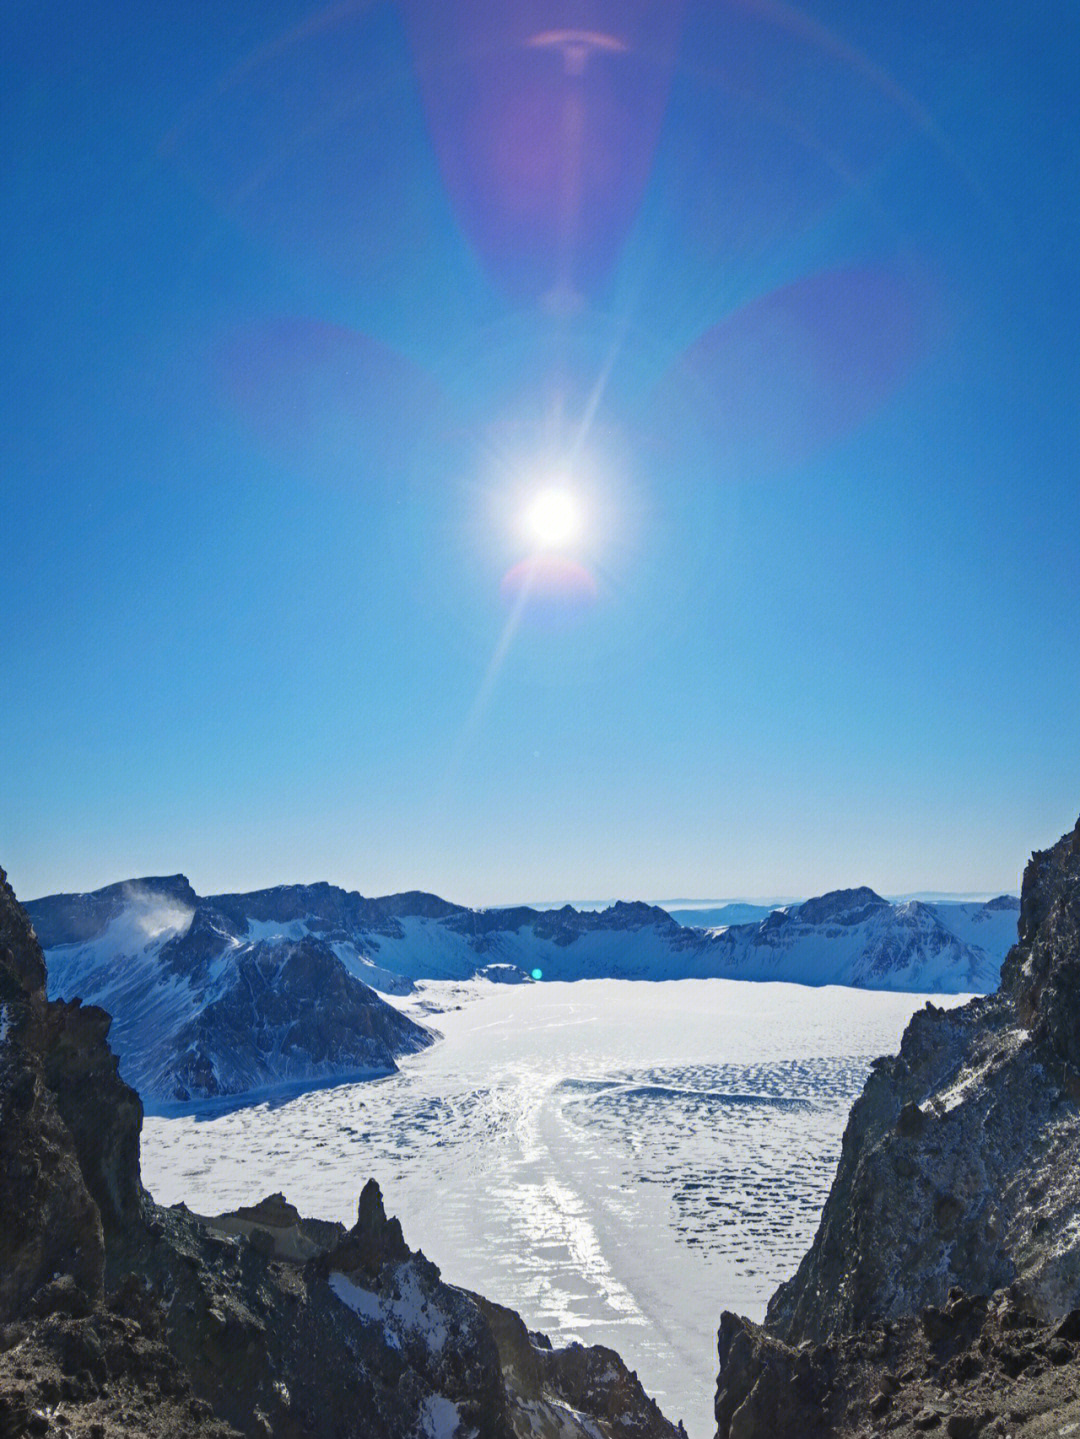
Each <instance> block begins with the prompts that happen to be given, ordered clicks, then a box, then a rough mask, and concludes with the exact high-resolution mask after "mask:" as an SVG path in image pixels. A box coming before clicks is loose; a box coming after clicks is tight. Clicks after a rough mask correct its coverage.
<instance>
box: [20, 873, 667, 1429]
mask: <svg viewBox="0 0 1080 1439" xmlns="http://www.w3.org/2000/svg"><path fill="white" fill-rule="evenodd" d="M76 920H77V921H78V922H79V923H81V924H84V925H85V926H88V927H89V926H92V925H93V924H94V923H95V922H96V921H95V917H94V916H93V915H92V914H87V913H85V912H84V913H81V914H79V915H77V916H76ZM106 923H108V919H106ZM45 978H46V975H45V965H44V961H43V957H42V954H41V950H40V947H39V946H38V943H37V940H36V938H35V936H34V933H33V930H32V929H31V927H30V925H29V922H28V920H27V917H26V915H25V913H24V912H23V911H22V910H21V909H20V907H19V906H18V904H17V903H16V902H15V899H14V896H13V895H12V893H11V890H10V888H9V887H8V885H7V881H6V877H5V876H4V875H3V872H2V871H0V1217H2V1223H0V1439H16V1436H22V1435H24V1434H41V1435H49V1434H54V1435H56V1436H57V1439H60V1436H63V1435H67V1436H69V1439H112V1436H116V1435H120V1434H125V1435H139V1436H160V1439H177V1436H180V1435H184V1436H190V1439H237V1436H238V1435H245V1436H249V1439H265V1436H269V1435H274V1436H280V1439H316V1436H318V1439H352V1436H356V1439H359V1436H364V1439H406V1436H408V1439H412V1436H416V1439H455V1436H458V1435H460V1436H462V1439H464V1436H466V1435H469V1436H475V1439H555V1436H559V1439H624V1436H625V1439H678V1435H679V1432H680V1431H679V1430H678V1429H677V1428H676V1427H675V1426H673V1425H671V1424H670V1423H669V1422H668V1421H667V1420H666V1419H665V1418H664V1417H663V1415H662V1414H661V1413H660V1411H659V1410H658V1409H657V1408H656V1406H655V1404H654V1403H653V1402H652V1401H651V1400H650V1399H649V1398H648V1397H647V1396H646V1395H645V1393H644V1392H643V1390H642V1389H641V1386H640V1385H639V1384H638V1382H637V1380H636V1378H635V1376H633V1375H632V1374H630V1373H628V1371H627V1370H626V1368H625V1366H624V1365H623V1364H622V1362H621V1361H620V1360H619V1358H618V1356H617V1355H615V1354H613V1353H611V1352H610V1351H608V1350H599V1349H583V1348H581V1347H580V1346H571V1347H570V1349H568V1350H563V1351H553V1350H552V1349H551V1347H550V1345H548V1344H547V1343H546V1341H545V1340H543V1338H542V1336H538V1335H529V1334H528V1333H527V1331H525V1328H524V1325H523V1324H522V1323H521V1321H520V1319H518V1317H517V1316H516V1315H514V1314H512V1313H511V1311H508V1310H502V1309H500V1308H499V1307H498V1306H494V1305H489V1304H488V1303H487V1302H486V1301H484V1300H481V1299H479V1298H478V1297H477V1296H474V1295H471V1294H468V1293H466V1292H465V1291H463V1290H459V1289H455V1288H453V1287H451V1286H450V1285H447V1284H445V1283H444V1282H443V1281H442V1278H441V1276H440V1274H439V1271H438V1269H437V1268H436V1266H435V1265H434V1264H433V1263H431V1261H430V1260H428V1259H426V1258H425V1257H424V1256H423V1255H422V1254H418V1253H414V1252H413V1251H412V1250H410V1249H409V1248H408V1246H407V1245H406V1243H405V1240H404V1237H403V1235H402V1232H401V1227H400V1225H399V1224H398V1223H397V1221H396V1220H394V1219H391V1218H388V1217H387V1216H386V1214H385V1212H384V1210H383V1205H382V1198H381V1195H380V1193H379V1190H378V1186H377V1185H376V1184H375V1183H374V1182H369V1183H368V1184H367V1185H366V1186H365V1187H364V1189H363V1191H362V1193H361V1196H360V1203H359V1209H358V1215H357V1222H356V1224H355V1225H354V1226H353V1228H352V1229H351V1230H348V1231H346V1230H345V1229H344V1227H343V1226H341V1225H335V1224H327V1223H325V1222H319V1221H308V1220H304V1219H302V1218H301V1216H300V1215H299V1214H298V1213H297V1212H296V1210H295V1209H293V1208H292V1207H291V1206H290V1205H288V1203H287V1202H286V1201H285V1200H284V1198H283V1197H282V1196H280V1195H275V1196H271V1198H270V1199H268V1200H265V1201H264V1202H263V1203H262V1204H260V1205H256V1206H254V1207H252V1208H250V1209H246V1210H241V1211H237V1212H236V1213H234V1214H230V1215H223V1216H218V1217H216V1218H215V1217H210V1218H203V1217H200V1216H197V1215H194V1214H191V1213H189V1212H188V1211H187V1210H186V1209H185V1208H184V1207H183V1206H180V1207H178V1208H176V1209H164V1208H161V1207H159V1206H158V1205H156V1204H154V1202H153V1200H152V1198H151V1197H150V1196H149V1195H148V1194H147V1193H146V1192H145V1191H144V1190H143V1188H142V1186H141V1183H140V1180H139V1128H140V1125H141V1121H142V1109H141V1106H140V1103H139V1100H138V1097H137V1096H136V1095H135V1093H134V1091H132V1090H131V1089H130V1088H128V1086H127V1085H126V1084H124V1082H123V1081H122V1080H121V1079H120V1078H119V1076H118V1074H117V1067H116V1061H115V1059H114V1057H113V1055H112V1054H111V1052H110V1050H109V1047H108V1044H107V1042H106V1037H107V1034H108V1029H109V1017H108V1015H106V1014H105V1013H104V1012H102V1011H101V1010H97V1009H93V1008H91V1007H83V1006H81V1005H80V1004H78V1003H77V1002H73V1003H58V1002H55V1001H53V1002H49V1001H48V1000H47V999H46V996H45ZM522 1375H527V1376H528V1377H527V1379H526V1380H523V1378H522Z"/></svg>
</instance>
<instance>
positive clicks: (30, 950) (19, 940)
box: [0, 869, 45, 995]
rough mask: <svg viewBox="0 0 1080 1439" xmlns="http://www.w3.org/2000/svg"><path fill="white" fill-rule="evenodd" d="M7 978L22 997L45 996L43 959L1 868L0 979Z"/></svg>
mask: <svg viewBox="0 0 1080 1439" xmlns="http://www.w3.org/2000/svg"><path fill="white" fill-rule="evenodd" d="M2 975H7V976H9V977H10V979H11V980H12V981H13V982H14V983H15V984H17V985H18V987H19V988H20V989H21V990H22V991H23V993H24V994H27V995H30V994H41V995H44V993H45V956H44V955H43V954H42V952H41V945H40V944H39V943H38V941H37V936H36V935H35V933H34V931H33V929H32V928H31V925H30V921H29V919H28V918H27V915H26V911H25V910H24V909H23V908H22V906H21V905H20V904H19V902H18V900H17V899H16V898H15V895H14V893H13V892H12V889H11V886H10V885H9V884H8V882H7V875H6V874H5V873H4V871H3V870H2V869H0V976H2Z"/></svg>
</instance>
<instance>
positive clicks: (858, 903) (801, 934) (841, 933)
mask: <svg viewBox="0 0 1080 1439" xmlns="http://www.w3.org/2000/svg"><path fill="white" fill-rule="evenodd" d="M1019 908H1020V902H1019V900H1014V899H1010V898H1009V897H1008V896H1002V897H1001V898H1000V899H997V900H991V901H990V902H989V903H988V904H984V905H961V904H957V905H948V904H941V905H936V906H935V905H928V904H923V903H922V902H921V901H919V900H906V901H904V902H903V903H900V904H890V903H889V902H888V900H885V899H882V898H881V896H880V895H879V894H875V893H874V891H873V890H872V889H866V888H865V887H864V888H860V889H842V890H834V891H833V892H832V893H830V894H823V895H821V896H819V897H818V898H817V899H808V900H806V901H805V903H803V904H800V905H791V906H788V907H787V908H786V909H777V910H774V911H773V912H772V914H770V915H769V917H768V918H767V919H765V920H762V921H761V922H760V923H759V924H738V925H730V926H728V927H727V928H725V929H718V930H710V931H707V933H708V935H709V937H710V939H711V941H712V950H711V958H712V960H713V961H714V962H715V961H716V960H717V959H718V958H719V956H721V955H722V956H723V966H724V967H723V969H722V970H718V971H717V972H721V973H723V974H726V975H728V976H729V977H731V978H735V977H738V978H741V979H756V980H767V979H774V980H777V979H778V980H789V981H792V982H794V983H796V984H849V985H856V986H858V987H859V988H863V989H894V990H897V989H901V990H912V991H921V992H924V993H928V994H965V993H970V994H985V993H988V992H989V991H990V990H992V989H995V988H996V987H997V983H998V976H999V973H1000V970H1001V961H1002V960H1003V959H1004V957H1005V955H1006V954H1007V953H1008V950H1009V948H1010V946H1011V945H1012V944H1013V943H1014V942H1015V939H1016V920H1017V916H1018V914H1019ZM954 912H955V913H954ZM954 923H955V926H956V927H955V928H954ZM976 936H977V937H978V939H976ZM978 940H982V941H984V942H983V943H979V942H978Z"/></svg>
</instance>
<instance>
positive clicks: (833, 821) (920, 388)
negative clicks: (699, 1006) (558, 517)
mask: <svg viewBox="0 0 1080 1439" xmlns="http://www.w3.org/2000/svg"><path fill="white" fill-rule="evenodd" d="M943 12H944V13H943ZM961 12H963V13H961ZM8 29H9V31H10V34H9V36H8V39H9V44H8V45H7V46H6V47H5V55H4V59H3V61H2V66H3V74H2V82H3V83H2V85H0V95H2V99H0V106H2V111H3V124H4V133H5V134H6V135H7V136H9V137H10V139H9V146H8V153H7V155H6V183H5V186H4V234H5V252H6V257H7V263H6V265H5V267H4V274H5V279H4V286H5V323H4V325H3V327H2V336H0V345H2V347H3V368H4V374H5V384H4V391H3V393H4V400H3V416H2V421H3V430H2V445H3V452H2V464H3V470H2V478H0V483H2V487H3V496H2V499H3V504H2V515H3V521H2V533H3V554H4V564H3V566H2V567H0V606H2V612H3V644H2V646H0V680H2V686H3V690H2V692H3V705H2V708H0V753H2V755H3V764H2V766H0V863H3V865H4V867H5V868H6V869H7V870H8V871H9V874H10V877H11V879H12V882H13V884H14V885H15V888H16V891H17V892H18V893H20V894H21V895H23V896H25V897H31V896H34V895H38V894H42V893H46V892H50V891H56V890H73V889H90V888H93V887H96V886H98V885H101V884H105V883H108V882H110V881H113V880H116V879H120V878H125V877H128V876H131V875H137V874H153V873H173V872H176V871H178V870H183V871H184V872H185V873H187V874H188V876H189V877H190V878H191V880H192V882H193V884H194V885H195V887H196V889H197V890H199V891H200V892H203V893H206V892H213V891H224V890H238V889H247V888H253V887H256V886H261V885H270V884H275V883H281V882H293V881H310V880H315V879H328V880H331V881H334V882H337V883H340V884H343V885H345V886H347V887H349V888H356V889H359V890H361V891H362V892H364V893H368V894H375V893H386V892H392V891H395V890H401V889H408V888H420V889H426V890H433V891H436V892H439V893H443V894H445V895H446V896H447V897H449V898H451V899H454V900H457V901H459V902H463V903H472V904H494V903H499V902H512V901H519V900H529V899H555V898H564V897H565V898H574V897H581V896H586V895H597V894H599V895H611V896H616V895H618V896H621V897H625V898H631V897H639V896H645V897H655V896H662V895H665V894H667V895H670V894H680V895H701V896H735V895H742V896H754V895H774V894H777V893H787V894H810V893H817V892H821V891H823V890H826V889H829V888H834V887H838V886H846V885H855V884H863V883H866V884H871V885H873V886H874V888H876V889H878V890H879V891H881V892H885V893H900V892H905V891H912V890H919V889H935V890H951V891H988V890H996V889H1012V888H1015V886H1016V884H1017V882H1018V876H1019V873H1020V871H1021V869H1022V867H1023V864H1024V862H1025V860H1026V858H1027V855H1028V853H1029V852H1030V850H1031V849H1032V847H1036V846H1038V847H1042V846H1045V845H1047V844H1050V843H1052V842H1053V841H1054V840H1055V839H1056V838H1057V837H1058V836H1059V834H1060V833H1062V832H1063V831H1064V830H1065V829H1066V828H1068V827H1069V826H1071V824H1072V823H1073V822H1074V821H1075V818H1076V815H1077V812H1078V810H1080V745H1078V743H1077V738H1078V722H1077V717H1078V714H1080V633H1078V630H1080V553H1078V551H1080V487H1078V474H1080V467H1078V460H1080V422H1078V418H1077V414H1078V405H1077V395H1078V394H1080V345H1078V342H1077V334H1078V332H1080V276H1078V273H1077V259H1076V257H1077V254H1078V253H1080V182H1078V178H1077V177H1078V173H1080V165H1078V161H1080V148H1078V146H1080V142H1078V139H1077V136H1078V134H1080V123H1078V122H1080V107H1078V102H1077V86H1076V74H1077V73H1080V15H1078V12H1077V10H1076V7H1075V6H1074V5H1073V4H1071V3H1067V0H1049V3H1047V4H1043V5H1040V6H1037V7H1017V6H1015V5H1013V4H1008V5H1006V4H999V3H996V0H988V3H986V4H984V5H981V6H979V7H977V12H976V13H972V11H971V7H952V6H949V7H942V6H940V5H939V4H937V3H929V0H912V3H911V4H908V5H905V6H903V7H887V6H884V7H883V6H880V5H877V4H869V3H859V4H856V3H852V0H834V3H826V0H817V3H814V4H804V5H801V6H798V7H795V6H789V5H787V4H784V3H781V0H723V3H709V4H694V3H686V4H672V3H664V4H659V3H657V4H651V3H646V0H623V3H618V4H616V3H614V0H577V3H574V4H570V3H559V0H504V3H503V4H501V5H498V6H494V5H490V4H487V3H482V2H481V0H462V3H461V4H460V5H455V6H448V5H445V4H441V3H434V0H427V3H425V0H408V3H405V0H403V3H400V4H366V3H345V4H335V5H333V6H331V7H329V8H323V7H320V6H314V7H313V6H308V5H303V4H284V3H277V4H273V3H272V4H269V5H266V6H260V7H257V9H256V10H253V9H252V7H251V6H250V5H247V4H244V5H241V4H239V3H234V0H221V3H219V4H215V5H214V6H212V7H209V8H207V7H192V6H190V5H189V4H180V3H170V0H163V3H161V4H158V5H155V6H152V7H148V6H146V5H145V4H138V5H136V4H134V3H126V0H118V3H115V4H110V5H109V6H104V5H95V4H90V5H82V6H75V5H73V4H68V3H63V4H55V3H49V0H43V3H41V4H38V5H35V6H30V5H27V4H17V5H15V6H14V7H13V10H12V15H11V19H10V21H9V24H8ZM550 488H555V489H558V490H559V491H560V492H565V493H569V494H571V495H572V496H573V498H574V502H575V504H576V505H577V506H578V507H579V512H580V534H579V535H578V536H576V537H574V538H573V539H571V540H569V541H565V542H563V543H560V544H554V545H552V544H545V543H544V542H543V541H542V540H538V538H537V536H536V535H535V534H533V533H530V530H529V525H528V518H527V517H528V514H529V511H530V506H531V505H532V504H533V502H534V501H535V497H536V495H537V493H539V492H542V491H543V490H545V489H550Z"/></svg>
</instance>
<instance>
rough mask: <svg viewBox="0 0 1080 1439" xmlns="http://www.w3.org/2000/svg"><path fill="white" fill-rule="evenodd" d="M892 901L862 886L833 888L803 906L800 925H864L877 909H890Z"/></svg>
mask: <svg viewBox="0 0 1080 1439" xmlns="http://www.w3.org/2000/svg"><path fill="white" fill-rule="evenodd" d="M888 908H889V901H888V900H887V899H882V897H881V895H880V894H877V893H875V891H874V890H872V889H870V888H868V887H867V886H866V885H860V886H859V887H858V888H857V889H833V890H830V891H829V892H828V893H827V894H820V895H818V896H817V897H816V898H814V899H808V900H805V901H804V902H803V903H802V904H800V905H799V907H798V910H797V915H798V919H799V923H800V924H829V923H833V924H861V923H862V922H863V920H864V919H868V918H869V917H870V915H871V914H873V913H874V911H875V910H880V909H888Z"/></svg>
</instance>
